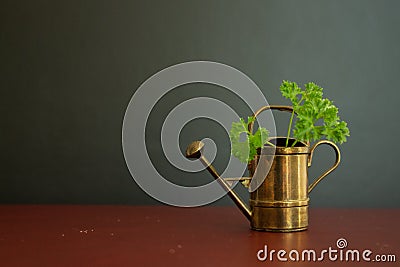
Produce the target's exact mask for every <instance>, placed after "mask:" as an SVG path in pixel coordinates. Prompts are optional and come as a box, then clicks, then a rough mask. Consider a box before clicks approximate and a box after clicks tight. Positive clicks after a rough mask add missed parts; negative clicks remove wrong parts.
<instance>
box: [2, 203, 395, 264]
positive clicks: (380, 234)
mask: <svg viewBox="0 0 400 267" xmlns="http://www.w3.org/2000/svg"><path fill="white" fill-rule="evenodd" d="M399 228H400V210H399V209H311V210H310V226H309V229H308V230H307V231H303V232H297V233H268V232H255V231H251V230H250V229H249V224H248V222H247V220H246V219H245V217H244V216H243V215H242V214H241V213H240V212H239V210H238V209H237V208H236V207H200V208H176V207H169V206H80V205H76V206H73V205H67V206H63V205H0V266H286V265H295V266H313V265H318V266H354V265H357V266H377V265H378V263H377V262H364V261H360V262H353V261H348V262H346V261H339V260H337V261H330V260H329V259H328V257H326V258H324V261H322V262H308V261H300V262H292V261H288V262H281V261H279V260H277V259H276V258H274V259H273V261H270V260H269V259H267V260H265V261H259V260H258V259H257V252H258V251H259V250H260V249H264V246H265V245H267V247H268V250H271V249H274V250H276V251H278V250H280V249H284V250H285V251H287V253H289V252H290V250H293V249H295V250H297V251H300V253H301V252H302V250H305V249H313V250H315V251H317V252H320V251H322V250H323V249H328V248H329V247H332V249H337V246H336V241H337V240H338V239H339V238H344V239H346V241H347V247H346V248H344V249H343V251H346V249H357V250H359V251H361V252H362V251H363V250H365V249H369V250H371V251H372V252H373V254H372V255H371V256H370V257H372V258H373V257H374V255H378V254H379V255H395V256H396V262H394V263H393V262H385V263H379V266H400V231H399ZM260 255H263V254H260ZM286 257H287V255H286Z"/></svg>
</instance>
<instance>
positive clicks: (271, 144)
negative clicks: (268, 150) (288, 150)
mask: <svg viewBox="0 0 400 267" xmlns="http://www.w3.org/2000/svg"><path fill="white" fill-rule="evenodd" d="M266 144H268V145H270V146H273V147H276V145H274V144H273V143H271V142H269V141H267V142H266Z"/></svg>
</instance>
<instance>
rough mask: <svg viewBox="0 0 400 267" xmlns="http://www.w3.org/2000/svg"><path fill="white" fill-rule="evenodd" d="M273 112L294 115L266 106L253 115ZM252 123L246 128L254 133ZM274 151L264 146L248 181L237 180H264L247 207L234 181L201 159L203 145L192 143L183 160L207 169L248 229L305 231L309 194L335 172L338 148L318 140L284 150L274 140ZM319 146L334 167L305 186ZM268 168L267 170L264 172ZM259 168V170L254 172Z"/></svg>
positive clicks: (282, 142)
mask: <svg viewBox="0 0 400 267" xmlns="http://www.w3.org/2000/svg"><path fill="white" fill-rule="evenodd" d="M268 109H273V110H280V111H287V112H293V108H292V107H290V106H265V107H262V108H261V109H259V110H258V111H257V112H255V113H254V116H255V117H256V116H258V115H259V114H260V113H261V112H262V111H264V110H268ZM253 125H254V122H252V123H250V124H249V129H248V130H249V131H250V132H252V131H253ZM269 141H270V142H271V143H275V145H276V146H275V147H273V146H269V145H265V146H264V147H263V148H262V149H260V150H259V153H258V155H256V157H255V159H254V160H252V161H251V162H250V163H249V164H248V170H249V173H250V176H251V177H241V178H237V179H236V180H239V181H241V182H242V183H243V184H249V181H251V179H254V177H255V174H256V173H257V172H259V173H264V175H265V177H263V178H265V179H263V180H262V182H261V184H260V185H259V186H258V187H257V189H256V190H254V191H253V192H250V201H249V204H250V205H249V207H248V206H247V205H246V204H245V203H244V202H243V201H242V200H241V198H240V197H239V196H238V195H237V194H236V193H235V191H233V190H232V188H231V186H230V184H229V181H232V180H235V178H225V179H224V178H222V177H220V175H219V174H218V172H217V171H216V169H215V168H214V167H213V166H212V165H211V163H210V162H209V161H208V160H207V159H206V158H205V157H204V156H203V155H202V150H203V149H204V143H202V142H201V141H194V142H192V143H191V144H190V145H189V146H188V147H187V149H186V157H188V158H197V159H199V160H200V161H201V162H202V164H203V165H204V166H205V167H206V168H207V170H208V171H209V172H210V173H211V175H212V176H213V177H214V178H215V179H216V180H217V181H218V182H219V184H220V185H221V186H222V187H223V188H224V189H225V190H226V191H227V193H228V195H229V196H230V197H231V199H232V200H233V201H234V202H235V204H236V205H237V206H238V208H239V209H240V210H241V212H242V213H243V214H244V216H246V218H247V219H248V220H249V221H250V228H251V229H252V230H258V231H272V232H294V231H302V230H306V229H307V227H308V206H309V194H310V192H311V191H312V190H313V189H314V187H315V186H316V185H317V184H318V183H319V182H320V181H321V180H322V179H323V178H325V177H326V176H327V175H328V174H329V173H331V172H332V171H333V170H334V169H336V168H337V166H338V165H339V162H340V151H339V148H338V147H337V146H336V145H335V144H334V143H333V142H331V141H328V140H321V141H319V142H317V143H315V144H314V145H313V146H310V144H309V143H308V142H307V143H305V142H297V143H296V144H295V145H294V146H293V147H292V146H290V145H291V144H292V143H293V142H294V139H289V146H288V147H286V146H285V142H286V137H276V138H271V139H270V140H269ZM322 144H326V145H329V146H331V147H332V148H333V150H334V151H335V154H336V160H335V163H334V164H333V166H332V167H331V168H329V169H328V170H327V171H325V172H324V173H323V174H322V175H321V176H320V177H318V178H317V179H315V180H314V182H312V183H311V184H310V185H309V184H308V167H310V166H311V163H312V158H313V154H314V150H315V149H316V148H317V147H318V146H319V145H322ZM263 166H268V167H270V168H269V171H268V170H263V168H265V167H263ZM257 167H259V168H257Z"/></svg>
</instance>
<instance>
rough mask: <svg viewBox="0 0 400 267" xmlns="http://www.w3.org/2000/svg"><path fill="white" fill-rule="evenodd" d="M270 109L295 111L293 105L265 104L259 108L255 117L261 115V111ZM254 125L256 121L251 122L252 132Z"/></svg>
mask: <svg viewBox="0 0 400 267" xmlns="http://www.w3.org/2000/svg"><path fill="white" fill-rule="evenodd" d="M268 109H276V110H280V111H287V112H290V113H292V112H293V107H291V106H281V105H271V106H264V107H262V108H260V109H259V110H257V111H256V112H255V113H254V114H253V116H254V118H257V116H258V115H260V113H261V112H263V111H264V110H268ZM253 126H254V121H253V122H251V123H249V127H248V130H249V132H251V133H252V132H253Z"/></svg>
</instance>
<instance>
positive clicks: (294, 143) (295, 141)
mask: <svg viewBox="0 0 400 267" xmlns="http://www.w3.org/2000/svg"><path fill="white" fill-rule="evenodd" d="M296 144H297V139H295V140H294V142H293V144H292V147H294V146H295V145H296Z"/></svg>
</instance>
